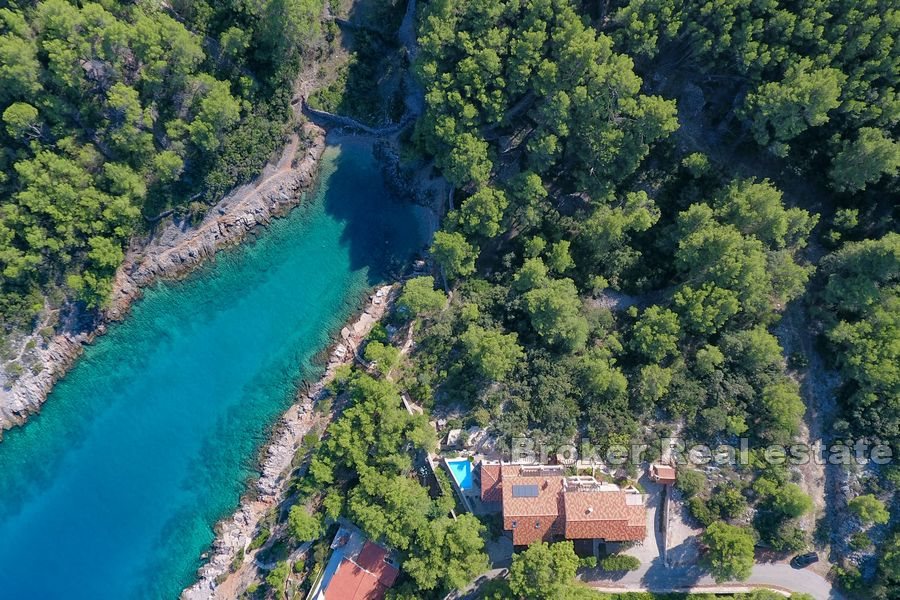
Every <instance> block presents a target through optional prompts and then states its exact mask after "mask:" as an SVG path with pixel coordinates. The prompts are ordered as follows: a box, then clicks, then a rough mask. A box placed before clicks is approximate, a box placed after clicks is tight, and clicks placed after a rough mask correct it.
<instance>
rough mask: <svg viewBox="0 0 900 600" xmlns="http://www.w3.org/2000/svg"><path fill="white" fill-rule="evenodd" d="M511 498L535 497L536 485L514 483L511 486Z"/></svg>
mask: <svg viewBox="0 0 900 600" xmlns="http://www.w3.org/2000/svg"><path fill="white" fill-rule="evenodd" d="M512 495H513V498H537V497H538V486H536V485H514V486H512Z"/></svg>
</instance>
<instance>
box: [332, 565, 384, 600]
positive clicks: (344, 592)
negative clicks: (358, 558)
mask: <svg viewBox="0 0 900 600" xmlns="http://www.w3.org/2000/svg"><path fill="white" fill-rule="evenodd" d="M323 593H324V595H325V600H384V597H385V595H386V594H387V588H386V587H385V586H384V585H382V584H381V582H380V581H378V578H377V577H375V576H374V575H372V574H371V573H369V572H368V571H366V570H365V569H363V568H361V567H360V566H359V565H357V564H356V563H354V562H353V561H351V560H347V559H346V558H345V559H344V560H342V561H341V564H340V565H338V568H337V571H336V572H335V574H334V575H332V577H331V581H329V582H328V587H327V588H326V589H325V590H324V592H323Z"/></svg>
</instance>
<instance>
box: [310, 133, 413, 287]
mask: <svg viewBox="0 0 900 600" xmlns="http://www.w3.org/2000/svg"><path fill="white" fill-rule="evenodd" d="M339 146H340V147H341V149H342V152H341V154H340V155H339V156H338V158H337V160H336V161H335V170H334V171H333V172H331V173H329V174H328V176H327V178H326V179H325V180H324V181H323V185H325V186H327V189H328V193H327V195H326V199H325V211H326V212H327V213H328V214H329V215H330V216H332V217H333V218H335V219H337V220H339V221H341V222H342V223H343V224H344V232H343V234H342V235H341V245H342V246H345V247H346V248H348V250H349V253H350V266H351V268H352V269H353V270H358V269H367V270H368V283H369V285H376V284H378V283H381V282H383V281H384V280H385V279H388V278H391V277H394V276H396V275H397V272H398V271H400V270H402V269H403V267H404V266H405V265H406V264H408V262H409V259H410V258H411V257H412V256H413V255H414V254H416V253H417V252H419V251H420V250H421V249H422V248H423V247H424V244H425V240H424V238H423V236H422V234H421V229H422V226H421V223H419V221H418V220H417V218H416V215H415V211H414V210H413V209H412V207H411V206H410V205H409V204H408V203H406V202H403V201H400V200H397V199H395V198H393V197H392V196H391V194H390V192H388V190H387V187H386V186H385V183H384V178H383V177H382V174H381V172H380V170H379V167H378V164H377V162H376V161H375V160H374V159H373V158H372V142H371V141H369V140H366V139H364V138H362V139H352V140H348V139H341V140H340V141H339Z"/></svg>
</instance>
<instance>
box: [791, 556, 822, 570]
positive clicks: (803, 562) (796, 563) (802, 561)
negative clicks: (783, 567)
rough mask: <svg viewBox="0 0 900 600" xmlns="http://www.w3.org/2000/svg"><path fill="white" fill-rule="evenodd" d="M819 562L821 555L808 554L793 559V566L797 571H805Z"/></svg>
mask: <svg viewBox="0 0 900 600" xmlns="http://www.w3.org/2000/svg"><path fill="white" fill-rule="evenodd" d="M817 562H819V555H818V554H816V553H815V552H807V553H806V554H798V555H797V556H795V557H794V558H792V559H791V566H792V567H794V568H795V569H803V568H806V567H808V566H809V565H811V564H813V563H817Z"/></svg>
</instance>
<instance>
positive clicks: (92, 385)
mask: <svg viewBox="0 0 900 600" xmlns="http://www.w3.org/2000/svg"><path fill="white" fill-rule="evenodd" d="M421 229H422V226H421V224H420V223H419V221H418V220H417V219H416V217H415V214H414V209H413V208H412V207H410V206H409V205H404V204H401V203H398V202H394V201H393V200H392V199H391V198H390V194H389V193H388V192H387V190H386V189H385V187H384V183H383V180H382V178H381V175H380V174H379V171H378V168H377V166H376V164H375V162H374V159H373V158H372V155H371V149H370V146H369V145H368V144H365V143H362V142H349V143H347V142H343V143H342V144H341V145H340V146H331V147H329V149H328V150H327V151H326V154H325V156H324V158H323V162H322V175H321V184H320V186H319V188H318V192H317V193H316V195H315V197H314V198H311V199H310V200H309V201H307V202H304V203H303V205H302V206H301V207H300V208H297V209H295V210H294V211H293V212H292V213H291V214H290V215H289V216H288V217H287V218H285V219H282V220H279V221H276V222H275V223H273V225H272V226H271V227H270V228H269V230H268V231H266V232H264V233H263V234H262V235H261V236H260V238H259V239H258V240H257V241H256V242H255V243H251V244H247V245H245V246H242V247H241V248H239V249H235V250H231V251H227V252H224V253H222V254H220V255H219V256H218V257H217V260H216V263H215V264H213V265H209V266H208V267H205V268H203V269H202V270H201V271H199V272H198V273H196V274H195V275H194V276H192V277H191V278H189V279H188V280H186V281H184V282H180V283H166V284H160V285H157V286H155V287H154V288H152V289H149V290H148V291H147V293H146V295H145V298H144V299H143V300H142V301H140V302H139V303H138V304H136V305H135V307H134V309H133V312H132V314H131V315H129V317H128V318H127V320H126V321H125V322H123V323H121V324H117V325H115V326H113V327H111V328H110V331H109V332H108V333H107V334H106V335H105V336H103V337H101V338H100V339H99V340H98V341H97V342H96V343H95V344H94V345H93V346H91V347H89V348H87V350H86V352H85V354H84V356H83V357H82V358H81V359H80V360H79V361H78V363H77V365H76V366H75V367H74V368H73V369H72V371H71V372H70V373H69V374H68V375H67V376H66V378H65V379H63V380H62V381H60V382H59V383H58V384H57V386H56V388H55V389H54V391H53V392H52V394H51V396H50V397H49V399H48V401H47V403H46V404H45V406H44V408H43V411H42V412H41V414H40V415H37V416H35V417H33V418H32V419H30V420H29V422H28V424H27V425H26V426H25V427H23V428H19V429H16V430H13V431H10V432H8V433H7V434H6V436H5V438H4V441H3V442H2V443H0V581H2V582H3V589H2V595H3V596H4V597H10V598H19V597H34V598H63V597H65V598H95V599H96V598H175V597H177V595H178V593H179V592H180V591H181V589H182V588H184V587H185V586H186V585H188V584H190V583H191V581H192V580H193V577H194V572H195V570H196V568H197V567H198V565H199V563H200V554H201V553H202V552H203V551H204V550H206V548H207V547H208V545H209V543H210V542H211V541H212V539H213V526H214V525H215V523H216V521H217V520H218V519H220V518H221V517H223V516H224V515H226V514H228V513H229V512H230V511H232V510H233V509H234V507H235V506H236V505H237V502H238V498H239V496H240V494H241V493H242V492H243V491H244V489H245V486H246V482H247V480H248V478H250V477H252V476H253V474H254V471H253V467H254V461H255V459H256V456H257V451H258V449H259V447H260V446H261V445H262V444H263V443H264V441H265V439H266V435H267V431H268V428H269V427H270V425H271V424H272V422H273V421H274V420H275V419H276V418H277V417H278V415H279V414H280V413H281V412H282V411H283V410H284V409H285V408H286V407H287V406H288V405H289V404H290V402H291V400H292V398H293V397H294V394H295V391H296V386H297V385H298V383H299V382H300V380H301V379H306V380H310V379H314V378H315V377H316V376H317V375H318V373H319V372H320V368H319V367H317V366H316V364H315V362H314V360H313V359H314V357H315V356H316V354H318V353H319V352H320V351H321V350H322V349H323V348H324V347H325V346H326V345H327V344H328V341H329V339H330V336H331V335H333V334H334V332H335V331H336V329H338V328H339V327H340V326H341V324H342V323H343V322H344V321H345V320H346V319H347V317H348V316H349V315H350V313H351V312H352V311H353V309H354V307H355V306H356V305H357V303H358V300H359V298H360V295H361V294H362V293H364V291H365V290H366V289H368V288H370V287H371V286H372V285H374V284H375V283H377V282H379V281H382V280H384V279H385V278H386V277H387V276H388V274H389V273H391V272H393V270H394V269H396V268H397V267H398V266H399V265H401V264H403V263H404V262H405V261H407V260H408V258H409V257H410V256H411V255H412V254H413V253H414V252H416V251H418V250H419V249H420V248H421V247H422V245H423V244H424V235H423V234H422V232H421Z"/></svg>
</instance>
